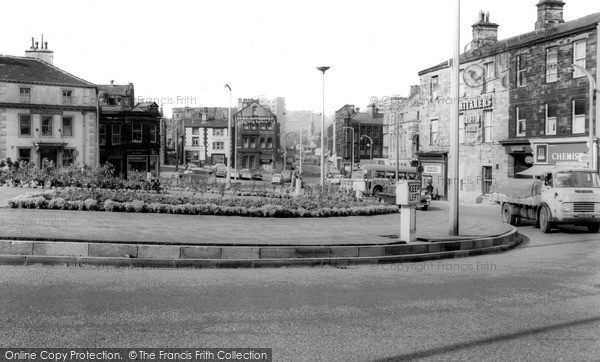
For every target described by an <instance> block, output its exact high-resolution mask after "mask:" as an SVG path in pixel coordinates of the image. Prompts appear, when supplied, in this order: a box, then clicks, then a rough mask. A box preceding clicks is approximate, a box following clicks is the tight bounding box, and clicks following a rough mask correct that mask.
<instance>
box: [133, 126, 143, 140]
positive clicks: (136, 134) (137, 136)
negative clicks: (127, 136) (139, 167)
mask: <svg viewBox="0 0 600 362" xmlns="http://www.w3.org/2000/svg"><path fill="white" fill-rule="evenodd" d="M131 142H142V124H141V123H134V124H132V125H131Z"/></svg>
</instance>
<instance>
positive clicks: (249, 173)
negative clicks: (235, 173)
mask: <svg viewBox="0 0 600 362" xmlns="http://www.w3.org/2000/svg"><path fill="white" fill-rule="evenodd" d="M240 178H241V179H244V180H251V179H252V171H250V170H249V169H247V168H245V169H243V170H242V171H241V172H240Z"/></svg>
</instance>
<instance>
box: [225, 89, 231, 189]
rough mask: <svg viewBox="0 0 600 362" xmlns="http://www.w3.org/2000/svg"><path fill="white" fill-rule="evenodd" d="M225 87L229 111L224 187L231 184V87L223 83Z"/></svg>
mask: <svg viewBox="0 0 600 362" xmlns="http://www.w3.org/2000/svg"><path fill="white" fill-rule="evenodd" d="M225 88H227V89H229V111H228V112H227V137H228V138H229V142H227V179H226V180H225V185H226V187H229V186H230V185H231V136H232V133H231V87H230V86H229V84H225Z"/></svg>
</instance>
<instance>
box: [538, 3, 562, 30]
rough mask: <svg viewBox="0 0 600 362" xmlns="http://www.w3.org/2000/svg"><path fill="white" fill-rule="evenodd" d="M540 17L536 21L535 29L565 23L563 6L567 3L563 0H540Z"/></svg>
mask: <svg viewBox="0 0 600 362" xmlns="http://www.w3.org/2000/svg"><path fill="white" fill-rule="evenodd" d="M536 6H537V8H538V9H537V13H538V18H537V21H536V22H535V30H539V29H544V28H547V27H549V26H552V25H555V24H560V23H564V22H565V21H564V20H563V7H564V6H565V3H564V2H563V1H561V0H540V2H539V3H537V5H536Z"/></svg>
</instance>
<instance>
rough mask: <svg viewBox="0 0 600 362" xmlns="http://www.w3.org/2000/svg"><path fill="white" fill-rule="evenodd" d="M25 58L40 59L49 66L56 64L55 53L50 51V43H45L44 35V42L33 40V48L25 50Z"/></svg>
mask: <svg viewBox="0 0 600 362" xmlns="http://www.w3.org/2000/svg"><path fill="white" fill-rule="evenodd" d="M25 56H26V57H28V58H35V59H39V60H41V61H43V62H46V63H48V64H51V65H52V64H54V52H53V51H52V50H48V42H44V35H42V42H41V44H40V42H38V41H35V39H34V38H33V37H32V38H31V48H29V49H27V50H25Z"/></svg>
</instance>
